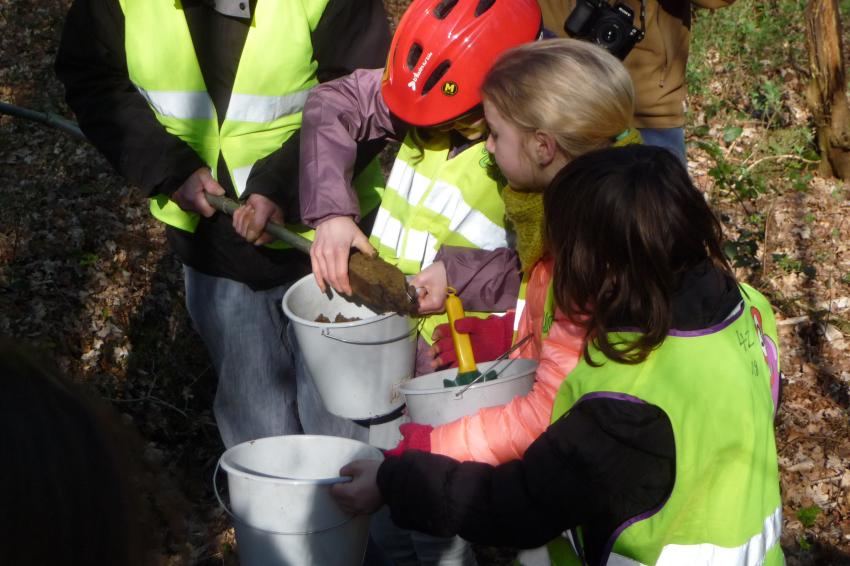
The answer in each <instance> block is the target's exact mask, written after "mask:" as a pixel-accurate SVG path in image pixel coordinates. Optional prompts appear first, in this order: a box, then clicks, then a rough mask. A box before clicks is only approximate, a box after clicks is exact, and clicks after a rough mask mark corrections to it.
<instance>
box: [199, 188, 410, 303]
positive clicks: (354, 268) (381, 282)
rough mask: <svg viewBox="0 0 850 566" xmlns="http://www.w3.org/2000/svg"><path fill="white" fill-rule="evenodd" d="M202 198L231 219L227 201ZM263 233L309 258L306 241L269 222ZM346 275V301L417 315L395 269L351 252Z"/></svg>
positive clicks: (231, 205)
mask: <svg viewBox="0 0 850 566" xmlns="http://www.w3.org/2000/svg"><path fill="white" fill-rule="evenodd" d="M204 194H205V196H206V198H207V202H209V203H210V205H211V206H213V207H214V208H215V209H216V210H218V211H221V212H223V213H225V214H228V215H233V213H234V212H235V211H236V209H238V208H239V206H240V204H239V203H238V202H236V201H234V200H232V199H229V198H227V197H222V196H217V195H213V194H210V193H204ZM265 231H266V232H267V233H269V234H271V235H272V236H274V237H275V238H277V239H278V240H280V241H282V242H286V243H287V244H289V245H290V246H292V247H293V248H295V249H297V250H299V251H301V252H304V253H306V254H308V255H309V254H310V246H311V242H310V240H308V239H307V238H305V237H303V236H300V235H299V234H296V233H295V232H292V231H291V230H289V229H287V228H286V227H285V226H283V225H282V224H279V223H277V222H272V221H269V222H268V223H267V224H266V228H265ZM348 272H349V277H350V280H351V289H352V291H353V292H352V295H351V297H350V298H351V299H352V300H353V301H354V302H358V303H362V304H364V305H366V306H367V307H369V308H370V309H372V310H374V311H375V312H378V313H383V312H390V311H393V312H397V313H399V314H404V315H416V314H418V312H419V304H418V301H417V296H416V290H415V289H414V288H413V287H412V286H411V285H409V284H408V283H407V279H405V277H404V274H403V273H402V272H401V270H399V269H398V268H397V267H396V266H394V265H391V264H389V263H387V262H385V261H384V260H382V259H381V258H379V257H369V256H367V255H365V254H362V253H357V252H355V253H352V254H351V256H350V257H349V259H348Z"/></svg>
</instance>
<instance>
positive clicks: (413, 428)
mask: <svg viewBox="0 0 850 566" xmlns="http://www.w3.org/2000/svg"><path fill="white" fill-rule="evenodd" d="M398 430H399V431H401V436H402V439H401V441H400V442H399V443H398V446H396V447H395V448H392V449H391V450H385V451H384V454H386V455H387V456H401V455H402V454H403V453H404V452H405V451H407V450H421V451H422V452H430V451H431V431H432V430H434V427H432V426H431V425H426V424H419V423H404V424H403V425H401V426H400V427H398Z"/></svg>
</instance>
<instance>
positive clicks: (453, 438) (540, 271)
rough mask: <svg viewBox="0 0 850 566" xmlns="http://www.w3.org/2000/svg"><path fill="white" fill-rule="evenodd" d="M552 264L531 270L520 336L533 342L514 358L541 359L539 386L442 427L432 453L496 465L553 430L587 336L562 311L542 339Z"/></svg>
mask: <svg viewBox="0 0 850 566" xmlns="http://www.w3.org/2000/svg"><path fill="white" fill-rule="evenodd" d="M552 268H553V262H552V260H541V261H539V262H537V264H535V266H534V267H533V268H532V270H531V276H530V277H529V281H528V287H527V288H526V303H525V309H524V310H523V313H522V316H521V318H520V321H519V332H518V334H517V337H518V338H522V337H523V336H525V335H526V334H528V333H529V332H531V333H533V334H534V339H533V340H531V341H530V342H528V343H527V344H526V345H525V346H523V347H522V349H521V350H520V351H519V352H518V355H517V356H515V357H522V358H532V359H537V360H539V365H538V366H537V373H536V375H535V382H534V387H533V388H532V389H531V391H530V392H529V393H528V394H527V395H526V396H524V397H515V398H514V399H513V401H511V402H510V403H508V404H507V405H502V406H499V407H490V408H487V409H481V410H480V411H478V412H477V413H475V414H474V415H470V416H466V417H463V418H462V419H458V420H456V421H454V422H451V423H448V424H445V425H442V426H438V427H436V428H434V430H433V431H431V452H433V453H435V454H443V455H445V456H449V457H451V458H454V459H456V460H460V461H468V460H473V461H476V462H485V463H487V464H492V465H497V464H501V463H504V462H509V461H511V460H517V459H519V458H522V455H523V454H524V453H525V450H526V448H528V446H529V445H530V444H531V443H532V442H533V441H534V440H535V439H536V438H537V437H538V436H539V435H540V434H541V433H542V432H543V431H544V430H546V427H548V426H549V422H550V419H551V416H552V405H553V404H554V403H555V393H557V391H558V388H559V387H560V386H561V382H563V381H564V379H565V378H566V377H567V374H569V373H570V372H571V371H572V370H573V368H574V367H575V366H576V363H578V360H579V358H580V357H581V352H582V346H583V344H584V332H583V330H582V329H580V328H578V327H577V326H575V325H574V324H572V323H571V322H569V321H568V320H567V319H566V317H565V316H564V314H563V313H561V311H560V310H556V311H555V321H554V322H553V324H552V327H551V329H550V330H549V335H548V337H547V338H546V340H542V336H541V332H542V323H543V309H544V306H545V303H546V294H547V291H548V289H549V281H550V280H551V279H552Z"/></svg>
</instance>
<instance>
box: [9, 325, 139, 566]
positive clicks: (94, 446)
mask: <svg viewBox="0 0 850 566" xmlns="http://www.w3.org/2000/svg"><path fill="white" fill-rule="evenodd" d="M97 401H98V400H97V399H96V398H94V397H93V396H90V395H88V394H87V393H86V392H85V391H83V390H82V388H81V387H79V386H78V385H76V384H75V383H73V382H71V381H70V380H68V379H66V378H64V377H63V376H62V375H60V374H59V372H58V371H57V370H56V369H55V368H54V367H52V366H51V365H49V364H46V363H45V362H44V356H43V355H40V354H38V353H37V352H35V351H31V350H29V349H28V348H26V347H23V346H22V345H20V344H18V343H15V342H12V341H10V340H7V339H3V338H2V337H0V442H2V446H3V450H4V454H5V457H4V458H3V462H2V464H0V509H2V513H0V562H2V563H4V564H15V565H18V566H26V565H33V566H34V565H41V564H51V565H59V566H72V565H73V566H77V565H79V566H86V565H94V564H97V565H100V564H102V565H107V564H109V565H116V566H128V565H132V566H136V565H139V564H142V563H144V562H145V558H143V554H144V552H145V551H146V550H147V549H144V548H141V546H140V545H141V538H143V536H140V534H139V532H140V529H138V528H137V527H138V524H137V521H138V520H139V516H138V513H137V512H136V511H137V509H138V505H137V501H136V499H135V496H134V495H133V494H132V491H131V488H130V486H129V483H128V477H127V470H128V469H129V467H128V465H127V464H126V462H124V459H125V455H124V454H123V448H122V447H121V446H118V445H116V438H114V437H113V435H115V434H117V432H116V430H115V429H116V428H118V427H120V426H122V425H121V423H120V422H117V420H116V421H113V420H112V416H110V413H109V412H108V411H107V408H106V407H105V406H104V405H103V403H98V402H97ZM113 416H114V415H113Z"/></svg>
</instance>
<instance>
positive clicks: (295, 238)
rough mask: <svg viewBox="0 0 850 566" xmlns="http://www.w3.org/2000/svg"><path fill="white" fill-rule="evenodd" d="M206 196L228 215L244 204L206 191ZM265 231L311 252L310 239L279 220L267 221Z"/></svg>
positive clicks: (212, 204) (303, 250) (231, 214)
mask: <svg viewBox="0 0 850 566" xmlns="http://www.w3.org/2000/svg"><path fill="white" fill-rule="evenodd" d="M204 196H206V197H207V202H208V203H210V206H212V207H213V208H214V209H216V210H218V211H219V212H223V213H225V214H227V215H228V216H233V213H234V212H235V211H236V209H237V208H239V207H240V206H242V205H241V204H239V203H238V202H236V201H235V200H233V199H229V198H227V197H220V196H217V195H211V194H210V193H204ZM265 231H266V232H268V233H269V234H271V235H272V236H274V237H275V238H277V239H278V240H280V241H281V242H286V243H287V244H289V245H290V246H292V247H293V248H295V249H296V250H299V251H302V252H304V253H305V254H309V253H310V246H311V245H312V243H311V242H310V240H308V239H307V238H305V237H304V236H300V235H298V234H296V233H295V232H293V231H292V230H289V229H288V228H286V227H285V226H284V225H283V224H278V223H277V222H274V221H272V220H269V221H268V222H266V227H265Z"/></svg>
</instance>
